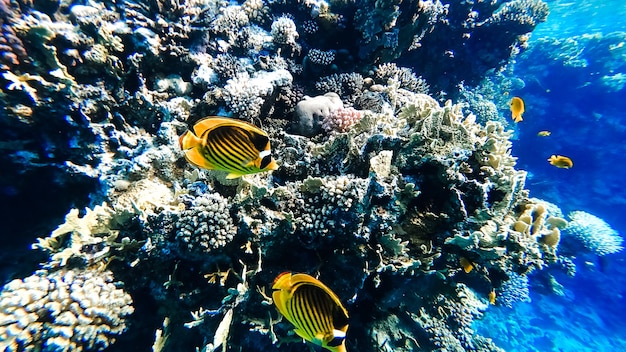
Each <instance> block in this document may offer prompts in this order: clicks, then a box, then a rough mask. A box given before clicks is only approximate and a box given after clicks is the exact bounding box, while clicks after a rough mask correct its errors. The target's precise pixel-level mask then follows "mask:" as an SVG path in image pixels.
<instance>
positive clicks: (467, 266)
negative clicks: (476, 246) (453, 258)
mask: <svg viewBox="0 0 626 352" xmlns="http://www.w3.org/2000/svg"><path fill="white" fill-rule="evenodd" d="M459 263H460V264H461V267H463V270H464V271H465V272H466V273H467V274H469V273H470V272H471V271H472V270H473V269H474V264H473V263H472V262H470V261H469V259H467V258H465V257H461V259H459Z"/></svg>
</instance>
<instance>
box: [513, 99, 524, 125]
mask: <svg viewBox="0 0 626 352" xmlns="http://www.w3.org/2000/svg"><path fill="white" fill-rule="evenodd" d="M509 107H510V108H511V118H513V121H515V122H516V123H517V122H520V121H522V120H523V118H522V114H524V101H523V100H522V98H520V97H513V99H511V103H510V104H509Z"/></svg>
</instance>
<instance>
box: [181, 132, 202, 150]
mask: <svg viewBox="0 0 626 352" xmlns="http://www.w3.org/2000/svg"><path fill="white" fill-rule="evenodd" d="M178 143H179V145H180V149H181V150H188V149H191V148H195V147H197V146H200V145H202V140H201V139H200V138H198V137H196V135H194V134H193V133H191V132H190V131H187V132H185V133H184V134H183V135H182V136H180V138H179V139H178Z"/></svg>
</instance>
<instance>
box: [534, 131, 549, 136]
mask: <svg viewBox="0 0 626 352" xmlns="http://www.w3.org/2000/svg"><path fill="white" fill-rule="evenodd" d="M551 134H552V132H550V131H539V132H537V136H539V137H548V136H549V135H551Z"/></svg>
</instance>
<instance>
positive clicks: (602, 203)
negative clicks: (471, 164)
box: [475, 0, 626, 351]
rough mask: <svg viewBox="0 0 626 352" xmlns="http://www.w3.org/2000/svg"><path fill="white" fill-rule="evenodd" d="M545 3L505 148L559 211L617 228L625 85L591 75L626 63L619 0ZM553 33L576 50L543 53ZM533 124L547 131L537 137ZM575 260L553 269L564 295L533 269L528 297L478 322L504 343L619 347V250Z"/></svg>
mask: <svg viewBox="0 0 626 352" xmlns="http://www.w3.org/2000/svg"><path fill="white" fill-rule="evenodd" d="M547 2H548V4H549V5H550V9H551V12H550V15H549V17H548V21H547V22H546V23H543V24H541V25H539V26H538V27H537V29H536V30H535V31H534V32H533V34H532V38H531V40H530V48H529V50H528V51H527V52H526V53H525V54H523V55H521V56H520V57H518V59H517V63H516V64H515V67H514V70H513V72H514V75H516V76H518V77H519V78H521V79H522V80H524V82H525V83H526V84H525V86H524V88H522V89H520V90H519V91H515V92H511V93H512V94H514V95H519V96H522V97H524V98H525V101H526V107H527V111H526V113H525V116H524V121H523V122H521V123H519V124H517V125H515V126H514V128H515V129H516V140H515V141H514V142H513V154H514V155H515V156H517V157H518V158H519V159H518V167H519V168H521V169H525V170H527V171H529V178H528V181H527V188H528V189H529V190H530V195H531V196H533V197H537V198H541V199H545V200H547V201H550V202H553V203H555V204H557V205H558V206H559V207H561V209H562V210H563V212H564V213H568V212H569V211H573V210H583V211H587V212H589V213H591V214H594V215H596V216H598V217H600V218H603V219H604V220H606V221H607V222H608V223H609V224H610V225H611V226H612V227H613V228H614V229H616V230H617V231H618V232H619V233H620V234H624V233H626V217H625V215H626V189H624V180H625V179H626V165H625V162H626V157H625V156H624V155H626V154H625V153H626V148H625V146H624V142H625V141H626V115H625V113H624V111H626V96H624V90H623V89H621V90H619V91H614V89H611V88H610V87H608V86H607V85H603V84H600V83H601V82H602V81H601V80H598V76H601V75H604V76H611V75H613V74H615V73H617V72H616V70H615V68H616V67H621V68H623V67H624V65H626V63H625V60H626V51H624V50H622V45H624V44H626V43H624V42H623V38H624V37H623V36H624V34H623V31H625V30H626V3H625V2H624V1H621V0H615V1H571V0H570V1H567V0H556V1H547ZM619 32H622V33H619ZM612 36H618V37H619V38H620V39H619V40H617V42H616V43H615V44H614V45H609V44H607V42H603V40H607V38H609V39H610V38H611V37H612ZM554 40H561V44H563V43H564V41H570V44H571V43H572V41H573V42H577V43H578V44H579V45H578V46H576V48H577V50H578V51H577V52H568V50H565V49H564V50H562V52H559V50H556V51H553V52H552V53H551V54H550V55H551V57H550V58H548V57H547V56H546V55H547V53H546V52H545V50H539V49H538V47H537V46H540V45H542V43H544V44H545V43H546V41H554ZM583 43H584V44H583ZM598 43H603V44H602V45H599V44H598ZM620 43H621V44H620ZM566 47H568V46H567V45H564V44H563V45H562V46H561V48H566ZM569 47H571V46H569ZM602 47H604V49H603V50H600V49H601V48H602ZM551 48H552V50H554V49H555V48H558V46H553V47H551ZM599 48H600V49H599ZM563 56H568V57H569V58H570V59H571V58H572V57H574V56H576V57H577V59H579V61H578V62H577V64H575V65H574V66H577V67H571V66H567V65H562V62H559V60H560V59H562V58H563ZM570 63H571V60H570ZM541 130H550V131H551V132H552V135H551V136H550V137H548V138H544V137H539V136H537V132H538V131H541ZM552 154H560V155H566V156H569V157H570V158H572V160H573V161H574V167H573V168H571V169H569V170H565V169H558V168H555V167H553V166H551V165H549V164H548V163H547V162H546V159H547V158H548V157H549V156H550V155H552ZM575 263H576V264H577V273H576V275H575V277H568V276H566V275H564V274H562V273H560V274H559V273H553V274H554V278H555V279H556V280H557V281H558V282H559V283H560V284H562V285H563V287H564V289H563V292H562V295H555V294H554V293H552V292H547V290H545V289H544V285H543V283H544V281H545V276H543V275H541V276H538V275H535V276H531V277H530V285H531V287H530V296H531V299H532V301H531V302H527V303H519V304H517V305H515V306H514V307H513V308H507V307H501V306H500V307H492V308H491V309H490V310H489V311H488V312H487V314H486V316H485V318H484V319H483V320H481V321H479V322H478V323H476V325H475V327H476V330H477V331H478V332H479V333H481V334H483V335H485V336H488V337H491V338H493V340H494V341H496V343H497V344H498V345H500V346H502V347H504V348H506V349H507V350H510V351H625V350H626V329H625V326H624V320H623V316H624V314H625V313H626V298H625V295H626V269H624V265H625V264H626V254H625V253H624V252H621V253H618V254H611V255H607V256H604V257H602V258H598V257H596V256H589V257H587V256H579V257H578V258H576V260H575Z"/></svg>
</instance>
